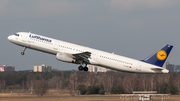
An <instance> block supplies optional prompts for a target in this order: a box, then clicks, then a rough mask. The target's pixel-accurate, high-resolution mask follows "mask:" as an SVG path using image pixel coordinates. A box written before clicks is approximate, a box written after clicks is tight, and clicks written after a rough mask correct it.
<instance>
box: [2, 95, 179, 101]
mask: <svg viewBox="0 0 180 101" xmlns="http://www.w3.org/2000/svg"><path fill="white" fill-rule="evenodd" d="M179 100H180V95H170V96H169V98H167V99H165V98H164V99H163V100H162V98H161V97H156V98H155V99H154V100H153V101H179ZM0 101H138V98H137V97H136V98H132V97H128V98H123V97H120V95H119V94H107V95H99V94H98V95H74V96H70V95H68V94H64V95H56V96H55V95H44V96H42V97H40V96H36V95H28V94H19V93H13V94H7V93H0Z"/></svg>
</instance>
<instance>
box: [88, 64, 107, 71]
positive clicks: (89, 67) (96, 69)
mask: <svg viewBox="0 0 180 101" xmlns="http://www.w3.org/2000/svg"><path fill="white" fill-rule="evenodd" d="M87 67H88V69H89V70H88V71H89V72H107V69H106V68H104V67H100V66H94V65H87Z"/></svg>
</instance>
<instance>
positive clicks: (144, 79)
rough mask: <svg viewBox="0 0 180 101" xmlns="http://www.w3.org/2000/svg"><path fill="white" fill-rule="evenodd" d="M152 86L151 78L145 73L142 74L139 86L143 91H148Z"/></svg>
mask: <svg viewBox="0 0 180 101" xmlns="http://www.w3.org/2000/svg"><path fill="white" fill-rule="evenodd" d="M149 86H150V82H149V78H147V77H146V75H145V74H142V75H141V77H140V80H139V87H140V89H142V90H143V91H148V90H149Z"/></svg>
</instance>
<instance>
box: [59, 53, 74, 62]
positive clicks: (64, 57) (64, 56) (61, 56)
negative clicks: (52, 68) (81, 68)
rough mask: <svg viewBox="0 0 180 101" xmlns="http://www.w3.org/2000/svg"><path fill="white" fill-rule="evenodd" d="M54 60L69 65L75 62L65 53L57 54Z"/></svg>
mask: <svg viewBox="0 0 180 101" xmlns="http://www.w3.org/2000/svg"><path fill="white" fill-rule="evenodd" d="M56 59H57V60H60V61H63V62H69V63H75V62H76V60H75V59H73V58H72V57H71V56H69V55H67V54H66V53H63V52H59V53H57V55H56Z"/></svg>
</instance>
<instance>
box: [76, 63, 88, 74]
mask: <svg viewBox="0 0 180 101" xmlns="http://www.w3.org/2000/svg"><path fill="white" fill-rule="evenodd" d="M78 69H79V70H80V71H83V70H84V71H85V72H87V71H88V67H87V66H85V67H83V66H82V65H81V66H79V67H78Z"/></svg>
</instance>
